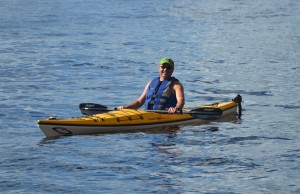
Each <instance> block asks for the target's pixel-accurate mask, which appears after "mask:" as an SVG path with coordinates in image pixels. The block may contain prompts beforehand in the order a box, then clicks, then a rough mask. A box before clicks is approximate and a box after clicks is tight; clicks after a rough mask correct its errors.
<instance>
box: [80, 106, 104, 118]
mask: <svg viewBox="0 0 300 194" xmlns="http://www.w3.org/2000/svg"><path fill="white" fill-rule="evenodd" d="M79 109H80V111H81V113H82V114H84V115H94V114H99V113H104V112H107V111H108V110H107V107H106V106H104V105H101V104H95V103H81V104H79Z"/></svg>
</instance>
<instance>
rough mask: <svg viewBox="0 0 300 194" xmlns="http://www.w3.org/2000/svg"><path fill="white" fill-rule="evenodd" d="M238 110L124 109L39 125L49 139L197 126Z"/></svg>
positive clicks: (222, 106)
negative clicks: (64, 136) (189, 125)
mask: <svg viewBox="0 0 300 194" xmlns="http://www.w3.org/2000/svg"><path fill="white" fill-rule="evenodd" d="M236 107H237V104H236V103H235V102H233V101H230V102H222V103H215V104H211V105H206V106H200V107H197V108H194V109H184V110H183V113H182V114H178V113H176V114H167V113H166V112H164V113H162V112H159V111H147V110H146V111H145V110H134V109H121V110H115V111H108V112H106V113H101V114H94V115H90V116H82V117H78V118H69V119H51V118H50V119H48V120H39V121H38V125H39V127H40V128H41V130H42V131H43V132H44V134H45V135H46V137H55V136H62V135H85V134H99V133H107V132H122V131H135V130H143V129H149V128H159V127H164V126H179V125H187V124H193V123H196V122H199V121H200V120H203V121H206V122H207V119H211V118H214V119H215V117H214V116H213V115H215V112H216V111H217V112H218V114H219V113H220V117H221V116H222V117H223V116H226V115H228V114H232V113H236ZM195 111H196V112H197V117H195V115H194V113H195ZM201 111H202V112H201ZM198 113H200V115H198ZM218 118H219V117H218Z"/></svg>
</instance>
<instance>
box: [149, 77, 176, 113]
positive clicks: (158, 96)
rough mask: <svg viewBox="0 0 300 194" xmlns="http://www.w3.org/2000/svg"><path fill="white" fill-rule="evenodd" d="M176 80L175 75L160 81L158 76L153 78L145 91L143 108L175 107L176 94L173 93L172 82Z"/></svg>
mask: <svg viewBox="0 0 300 194" xmlns="http://www.w3.org/2000/svg"><path fill="white" fill-rule="evenodd" d="M174 81H178V80H177V79H176V78H175V77H171V78H169V79H168V80H164V81H160V80H159V77H158V78H154V79H153V80H152V81H151V83H150V85H149V87H148V90H147V92H146V100H145V105H144V109H145V110H163V109H165V108H170V107H175V106H176V104H177V99H176V95H175V94H174V93H173V89H172V87H171V86H172V84H173V82H174Z"/></svg>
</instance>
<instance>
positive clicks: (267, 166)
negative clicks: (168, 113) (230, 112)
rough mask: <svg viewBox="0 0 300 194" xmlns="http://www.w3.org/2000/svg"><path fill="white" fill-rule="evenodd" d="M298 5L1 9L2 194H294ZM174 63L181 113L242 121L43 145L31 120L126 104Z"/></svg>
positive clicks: (7, 4)
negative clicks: (226, 111)
mask: <svg viewBox="0 0 300 194" xmlns="http://www.w3.org/2000/svg"><path fill="white" fill-rule="evenodd" d="M299 10H300V1H294V0H273V1H258V0H253V1H242V0H227V1H225V0H220V1H203V0H199V1H192V0H187V1H179V0H165V1H158V0H153V1H146V0H132V1H124V0H115V1H108V0H101V1H83V0H73V1H70V0H66V1H58V0H52V1H45V0H41V1H34V0H27V1H21V0H10V1H1V2H0V109H1V112H0V131H1V136H0V193H76V194H78V193H300V185H299V182H300V168H299V164H300V125H299V120H300V116H299V115H300V98H299V91H300V84H299V83H300V79H299V73H300V65H299V60H300V34H299V32H300V12H299ZM165 56H167V57H170V58H172V59H173V60H174V61H175V72H174V76H176V77H177V78H178V79H179V80H180V81H181V82H182V84H183V85H184V87H185V95H186V106H185V107H194V106H198V105H204V104H210V103H213V102H218V101H226V100H230V99H232V98H233V97H235V96H236V95H237V94H241V95H242V96H243V100H244V102H243V117H242V119H241V120H230V121H226V122H212V123H208V124H205V125H198V126H184V127H180V129H179V130H177V131H159V130H155V131H147V132H138V133H114V134H100V135H86V136H70V137H62V138H57V139H46V138H45V136H44V134H43V133H42V131H41V130H40V129H39V127H38V125H37V123H36V122H37V120H38V119H45V118H48V117H49V116H57V117H60V118H68V117H76V116H80V111H79V109H78V105H79V104H80V103H82V102H96V103H100V104H105V105H109V106H111V107H114V106H118V105H126V104H128V103H129V102H131V101H133V100H134V99H135V98H136V97H138V96H139V95H140V93H141V92H142V90H143V88H144V85H145V84H146V83H147V82H148V81H149V80H150V79H152V78H153V77H155V76H157V75H158V73H157V64H158V62H159V60H160V59H161V58H162V57H165Z"/></svg>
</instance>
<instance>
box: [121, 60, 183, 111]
mask: <svg viewBox="0 0 300 194" xmlns="http://www.w3.org/2000/svg"><path fill="white" fill-rule="evenodd" d="M158 72H159V77H157V78H154V79H153V80H152V81H149V82H148V83H147V85H146V86H145V89H144V91H143V93H142V94H141V96H140V97H139V98H137V99H136V100H135V101H133V102H132V103H130V104H129V105H127V106H120V107H118V109H122V108H128V109H138V108H140V107H141V106H142V105H143V104H145V105H144V109H145V110H168V112H169V113H175V112H176V111H177V110H181V109H182V108H183V106H184V103H185V101H184V89H183V86H182V84H181V83H180V82H179V81H178V80H177V79H176V78H175V77H172V74H173V72H174V62H173V60H172V59H170V58H162V59H161V60H160V62H159V65H158Z"/></svg>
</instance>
